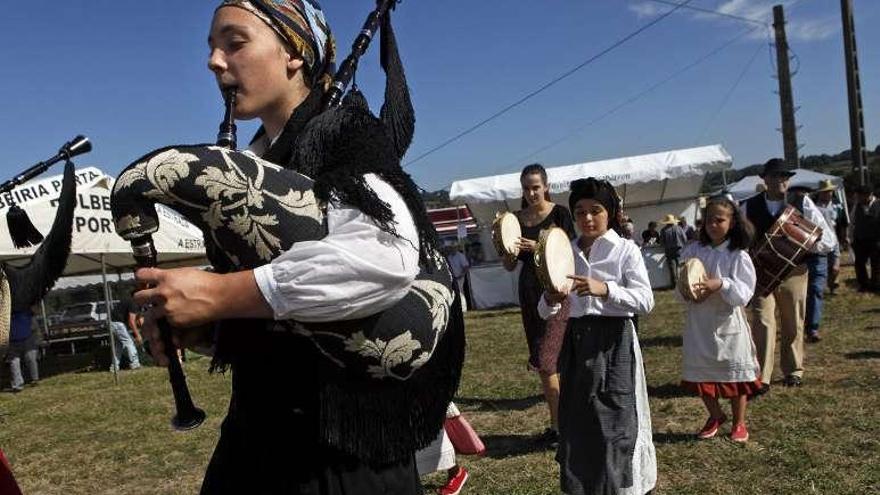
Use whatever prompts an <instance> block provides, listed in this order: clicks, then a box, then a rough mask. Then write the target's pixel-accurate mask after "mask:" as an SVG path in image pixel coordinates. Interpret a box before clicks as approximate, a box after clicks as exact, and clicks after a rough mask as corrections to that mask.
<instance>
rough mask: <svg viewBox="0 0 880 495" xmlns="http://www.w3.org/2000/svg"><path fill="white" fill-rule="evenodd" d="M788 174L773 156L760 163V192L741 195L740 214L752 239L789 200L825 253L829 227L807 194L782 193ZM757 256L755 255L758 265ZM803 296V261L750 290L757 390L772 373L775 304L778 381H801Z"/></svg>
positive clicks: (830, 238) (830, 241)
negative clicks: (767, 287)
mask: <svg viewBox="0 0 880 495" xmlns="http://www.w3.org/2000/svg"><path fill="white" fill-rule="evenodd" d="M793 175H794V172H792V171H791V170H790V169H789V168H788V167H787V166H786V164H785V162H784V161H783V160H781V159H779V158H773V159H771V160H769V161H768V162H767V163H765V164H764V169H763V171H762V172H761V174H760V176H761V178H762V179H763V180H764V185H765V186H766V189H765V190H764V192H762V193H760V194H758V195H756V196H753V197H752V198H750V199H748V200H746V201H745V202H744V203H743V205H742V207H743V210H744V213H745V215H746V218H748V219H749V221H751V222H752V224H754V226H755V239H756V242H758V241H759V240H760V239H763V238H764V235H765V234H766V233H767V231H768V230H769V229H770V227H771V226H772V225H773V223H774V222H775V221H776V219H777V218H779V216H780V215H781V214H782V212H783V211H784V210H785V206H786V204H791V205H792V206H794V207H795V208H797V210H798V211H800V212H801V214H802V215H803V216H804V218H806V219H807V220H808V221H810V222H812V223H813V224H815V225H817V226H819V227H820V228H821V229H822V236H821V238H820V239H819V240H818V241H817V242H816V243H815V245H814V246H813V250H814V251H815V252H816V253H818V254H827V253H828V252H830V251H831V249H833V246H834V243H835V241H834V239H833V236H834V232H833V231H832V230H831V229H830V228H829V227H828V225H827V224H826V222H825V218H824V217H823V216H822V212H820V211H819V209H818V208H816V205H815V204H814V203H813V201H812V200H811V199H810V198H809V197H808V196H803V197H799V198H790V197H788V195H787V193H788V188H789V185H790V180H791V177H792V176H793ZM759 263H760V260H755V264H756V265H758V264H759ZM806 300H807V267H806V266H805V265H803V264H802V265H799V266H798V267H797V268H795V269H794V270H792V272H791V274H790V275H789V276H788V277H787V278H786V279H785V280H783V281H782V283H780V284H779V286H778V287H776V289H774V290H773V292H772V293H770V294H769V295H767V296H765V297H762V296H761V295H759V294H756V295H755V297H754V299H752V303H751V313H752V318H751V319H752V335H753V337H754V339H755V347H757V351H758V361H759V362H760V364H761V381H762V383H763V386H762V389H761V390H762V393H765V392H767V390H769V388H770V378H771V377H772V375H773V356H774V354H775V352H774V351H775V349H774V347H775V345H776V308H777V307H778V308H779V314H780V317H781V320H782V326H781V330H782V334H781V345H782V349H781V350H780V356H781V366H782V372H783V374H784V375H785V377H784V379H783V381H782V384H783V385H784V386H786V387H798V386H800V385H801V381H802V379H803V374H804V313H805V310H806Z"/></svg>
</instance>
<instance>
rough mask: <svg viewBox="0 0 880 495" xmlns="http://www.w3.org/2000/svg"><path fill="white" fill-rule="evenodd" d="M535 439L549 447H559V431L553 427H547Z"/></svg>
mask: <svg viewBox="0 0 880 495" xmlns="http://www.w3.org/2000/svg"><path fill="white" fill-rule="evenodd" d="M535 440H536V441H537V442H538V444H540V445H544V446H545V447H546V448H548V449H556V448H558V447H559V432H557V431H556V430H554V429H553V428H547V429H546V430H544V432H543V433H541V434H540V435H538V437H537V438H536V439H535Z"/></svg>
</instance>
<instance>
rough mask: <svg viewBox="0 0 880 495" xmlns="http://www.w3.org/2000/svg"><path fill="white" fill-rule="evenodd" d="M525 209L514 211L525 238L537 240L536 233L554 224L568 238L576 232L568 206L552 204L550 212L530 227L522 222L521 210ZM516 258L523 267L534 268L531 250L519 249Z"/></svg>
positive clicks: (574, 235) (533, 257)
mask: <svg viewBox="0 0 880 495" xmlns="http://www.w3.org/2000/svg"><path fill="white" fill-rule="evenodd" d="M524 211H525V210H519V211H517V212H516V219H517V220H519V228H520V230H522V237H525V238H526V239H531V240H533V241H537V240H538V234H540V233H541V231H542V230H544V229H548V228H550V227H553V226H556V227H559V228H561V229H562V230H564V231H565V233H566V234H568V238H569V239H574V238H575V237H576V235H577V234H575V231H574V223H573V222H572V220H571V213H569V211H568V208H566V207H564V206H562V205H554V206H553V209H552V210H550V213H549V214H548V215H547V216H546V217H545V218H544V219H543V220H541V221H540V222H539V223H538V224H537V225H534V226H532V227H528V226H526V225H525V224H524V223H523V212H524ZM517 259H519V260H520V261H522V262H523V264H524V266H523V268H525V267H530V268H531V269H532V270H534V267H535V254H534V253H533V252H531V251H520V253H519V255H518V256H517Z"/></svg>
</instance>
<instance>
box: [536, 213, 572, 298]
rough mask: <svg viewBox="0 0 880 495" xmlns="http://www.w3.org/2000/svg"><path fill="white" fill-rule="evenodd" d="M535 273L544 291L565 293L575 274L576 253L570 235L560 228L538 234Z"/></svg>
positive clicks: (552, 228)
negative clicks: (572, 247) (570, 277)
mask: <svg viewBox="0 0 880 495" xmlns="http://www.w3.org/2000/svg"><path fill="white" fill-rule="evenodd" d="M535 272H536V273H537V275H538V281H540V282H541V286H542V287H544V290H546V291H547V292H550V293H556V294H559V293H563V292H565V288H566V287H567V286H569V285H570V284H571V280H570V279H569V278H568V276H569V275H573V274H574V252H573V251H572V249H571V240H570V239H569V238H568V234H566V233H565V231H564V230H562V229H560V228H559V227H551V228H549V229H544V230H542V231H541V233H540V234H538V244H537V246H536V247H535Z"/></svg>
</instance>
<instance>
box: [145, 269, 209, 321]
mask: <svg viewBox="0 0 880 495" xmlns="http://www.w3.org/2000/svg"><path fill="white" fill-rule="evenodd" d="M220 277H221V275H218V274H216V273H210V272H206V271H204V270H199V269H196V268H175V269H168V270H163V269H159V268H141V269H140V270H138V271H137V272H135V279H136V280H137V281H138V282H140V283H141V284H144V285H146V286H148V287H150V288H149V289H143V290H139V291H137V292H135V293H134V301H135V302H136V303H137V304H140V305H147V306H150V311H149V313H151V314H152V315H153V317H154V318H160V317H163V316H164V317H165V318H166V319H167V320H168V322H169V323H171V326H173V327H176V328H187V327H195V326H199V325H203V324H205V323H208V322H210V321H213V320H215V319H217V316H218V312H219V308H218V297H217V295H216V294H215V292H216V291H215V289H216V288H218V287H221V286H222V283H223V282H222V281H221V280H219V278H220Z"/></svg>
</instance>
